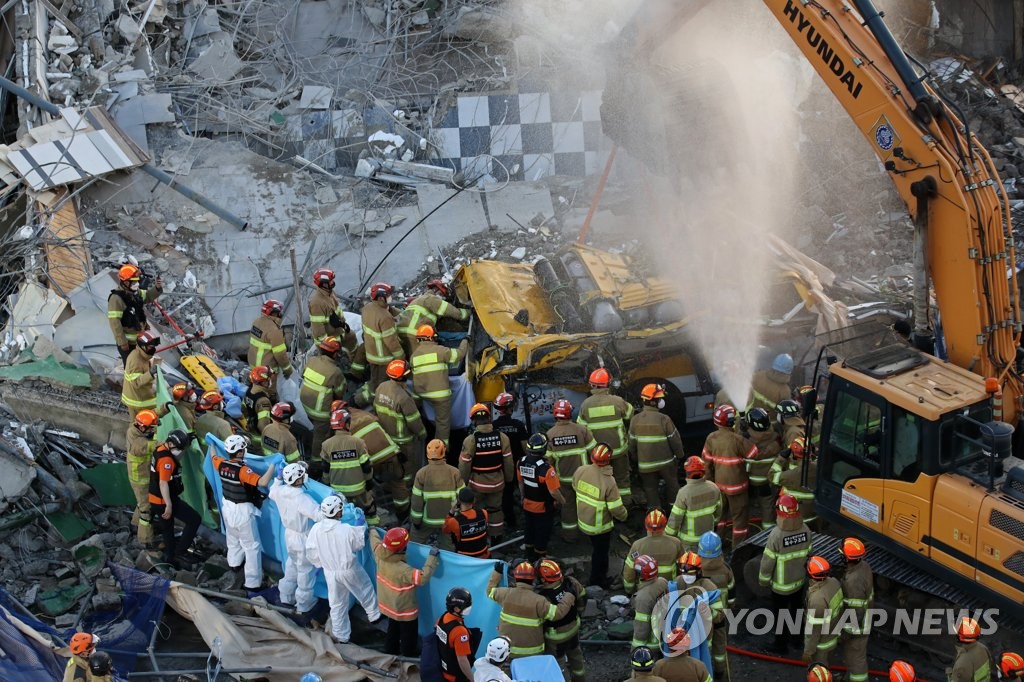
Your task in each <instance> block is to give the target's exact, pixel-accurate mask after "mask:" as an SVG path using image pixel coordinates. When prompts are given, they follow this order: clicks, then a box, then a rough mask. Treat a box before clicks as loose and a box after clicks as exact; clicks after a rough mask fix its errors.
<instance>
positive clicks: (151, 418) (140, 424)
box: [135, 410, 160, 431]
mask: <svg viewBox="0 0 1024 682" xmlns="http://www.w3.org/2000/svg"><path fill="white" fill-rule="evenodd" d="M159 422H160V417H158V416H157V415H156V412H154V411H153V410H141V411H140V412H139V413H138V414H137V415H135V428H137V429H138V430H140V431H143V430H145V429H151V428H153V427H155V426H156V425H157V424H158V423H159Z"/></svg>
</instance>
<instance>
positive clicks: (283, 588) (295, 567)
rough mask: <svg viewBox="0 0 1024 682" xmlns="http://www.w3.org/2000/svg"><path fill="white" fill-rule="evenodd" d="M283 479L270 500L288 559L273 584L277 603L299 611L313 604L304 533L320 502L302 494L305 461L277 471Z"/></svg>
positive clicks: (313, 576)
mask: <svg viewBox="0 0 1024 682" xmlns="http://www.w3.org/2000/svg"><path fill="white" fill-rule="evenodd" d="M281 478H282V480H283V481H284V482H283V483H282V482H280V481H276V482H275V483H274V485H273V486H271V488H270V499H272V500H273V501H274V504H276V505H277V511H278V513H279V514H280V515H281V523H282V524H283V525H284V546H285V548H286V549H287V550H288V559H287V560H286V561H285V563H284V577H283V578H281V582H279V583H278V584H277V589H278V592H280V593H281V602H282V603H284V604H288V605H289V606H292V605H294V606H295V608H296V610H297V611H298V612H299V613H306V612H307V611H310V610H311V609H312V608H313V607H314V606H316V595H314V594H313V581H314V580H315V579H316V568H315V567H314V566H313V564H311V563H309V559H307V558H306V535H307V534H308V533H309V529H310V528H312V527H313V524H314V523H316V521H317V517H318V514H319V512H320V505H318V504H317V503H316V500H314V499H313V498H312V497H311V496H310V495H308V494H307V493H306V491H305V490H304V489H303V486H304V485H305V483H306V464H305V463H304V462H292V463H291V464H289V465H288V466H286V467H285V468H284V471H282V472H281Z"/></svg>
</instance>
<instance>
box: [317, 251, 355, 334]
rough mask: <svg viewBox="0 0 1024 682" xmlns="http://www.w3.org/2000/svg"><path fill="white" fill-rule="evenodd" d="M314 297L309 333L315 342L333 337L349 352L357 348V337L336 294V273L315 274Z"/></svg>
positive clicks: (322, 269) (318, 271)
mask: <svg viewBox="0 0 1024 682" xmlns="http://www.w3.org/2000/svg"><path fill="white" fill-rule="evenodd" d="M313 286H314V287H315V289H314V291H313V295H312V296H311V297H310V299H309V333H310V334H312V335H313V342H314V343H319V342H320V340H321V339H323V338H324V337H325V336H333V337H334V338H336V339H338V340H339V341H341V345H342V346H343V347H344V348H346V349H347V350H348V351H349V352H351V351H354V350H355V347H356V335H355V333H354V332H353V331H352V329H351V328H350V327H349V326H348V323H347V322H346V321H345V311H344V310H343V309H342V307H341V303H340V302H339V301H338V297H337V296H336V295H335V294H334V271H333V270H329V269H327V268H320V269H319V270H317V271H316V272H314V273H313Z"/></svg>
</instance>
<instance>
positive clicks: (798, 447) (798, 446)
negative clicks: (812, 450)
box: [789, 436, 807, 459]
mask: <svg viewBox="0 0 1024 682" xmlns="http://www.w3.org/2000/svg"><path fill="white" fill-rule="evenodd" d="M789 451H790V452H791V453H793V459H803V458H804V454H805V453H806V452H807V439H806V438H804V437H803V436H797V437H796V438H794V439H793V442H791V443H790V444H789Z"/></svg>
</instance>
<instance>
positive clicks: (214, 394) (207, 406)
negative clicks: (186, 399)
mask: <svg viewBox="0 0 1024 682" xmlns="http://www.w3.org/2000/svg"><path fill="white" fill-rule="evenodd" d="M223 402H224V396H222V395H221V394H220V392H219V391H207V392H206V393H204V394H203V395H202V396H200V398H199V405H197V407H198V408H199V409H200V410H212V409H214V408H217V407H220V405H221V403H223Z"/></svg>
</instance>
